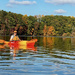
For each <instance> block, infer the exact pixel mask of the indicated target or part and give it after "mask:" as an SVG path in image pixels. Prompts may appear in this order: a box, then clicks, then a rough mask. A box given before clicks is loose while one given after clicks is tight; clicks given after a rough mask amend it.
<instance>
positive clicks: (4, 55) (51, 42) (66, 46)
mask: <svg viewBox="0 0 75 75" xmlns="http://www.w3.org/2000/svg"><path fill="white" fill-rule="evenodd" d="M33 38H36V39H38V42H36V44H35V47H34V49H32V50H29V49H24V48H23V49H18V50H11V49H10V48H9V47H7V46H4V45H0V75H75V38H59V37H33ZM33 38H32V37H26V36H23V37H21V39H24V40H31V39H33ZM0 39H4V40H6V41H8V40H9V36H6V37H4V36H0Z"/></svg>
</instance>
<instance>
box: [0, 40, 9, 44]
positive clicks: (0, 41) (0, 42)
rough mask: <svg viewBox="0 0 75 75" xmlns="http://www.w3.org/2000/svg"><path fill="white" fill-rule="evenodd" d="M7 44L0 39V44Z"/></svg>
mask: <svg viewBox="0 0 75 75" xmlns="http://www.w3.org/2000/svg"><path fill="white" fill-rule="evenodd" d="M8 43H9V42H8V41H5V40H2V39H0V44H8Z"/></svg>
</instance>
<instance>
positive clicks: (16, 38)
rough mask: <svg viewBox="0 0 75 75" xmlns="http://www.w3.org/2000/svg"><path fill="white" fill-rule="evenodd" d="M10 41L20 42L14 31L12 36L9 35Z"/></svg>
mask: <svg viewBox="0 0 75 75" xmlns="http://www.w3.org/2000/svg"><path fill="white" fill-rule="evenodd" d="M10 41H20V39H19V37H18V36H17V31H14V34H13V35H11V37H10Z"/></svg>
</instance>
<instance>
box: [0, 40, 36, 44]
mask: <svg viewBox="0 0 75 75" xmlns="http://www.w3.org/2000/svg"><path fill="white" fill-rule="evenodd" d="M24 41H26V40H22V42H24ZM30 41H35V42H37V39H32V40H30ZM8 43H9V42H8V41H5V40H2V39H0V44H8Z"/></svg>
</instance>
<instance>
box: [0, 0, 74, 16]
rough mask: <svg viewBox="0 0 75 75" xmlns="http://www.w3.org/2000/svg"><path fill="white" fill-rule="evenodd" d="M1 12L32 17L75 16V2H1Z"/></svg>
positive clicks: (59, 0) (54, 0) (60, 0)
mask: <svg viewBox="0 0 75 75" xmlns="http://www.w3.org/2000/svg"><path fill="white" fill-rule="evenodd" d="M0 10H5V11H11V12H14V13H18V14H23V15H25V14H27V15H32V16H34V15H63V16H75V0H0Z"/></svg>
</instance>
